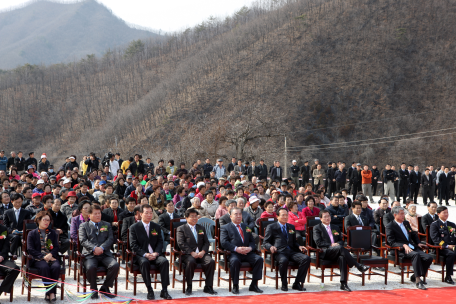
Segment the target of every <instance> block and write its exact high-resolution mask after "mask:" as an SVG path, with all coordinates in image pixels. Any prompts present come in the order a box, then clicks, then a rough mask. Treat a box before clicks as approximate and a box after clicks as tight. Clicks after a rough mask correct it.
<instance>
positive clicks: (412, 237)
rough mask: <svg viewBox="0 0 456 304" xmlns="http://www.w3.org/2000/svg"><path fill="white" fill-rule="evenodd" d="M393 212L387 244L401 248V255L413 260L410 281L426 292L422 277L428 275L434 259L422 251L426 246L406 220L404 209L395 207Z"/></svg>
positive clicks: (387, 229)
mask: <svg viewBox="0 0 456 304" xmlns="http://www.w3.org/2000/svg"><path fill="white" fill-rule="evenodd" d="M392 212H393V215H394V221H393V222H391V223H389V224H388V225H387V226H386V239H387V242H388V244H389V245H390V246H391V247H400V248H401V251H400V253H399V254H400V255H401V256H403V257H405V258H407V259H411V260H412V265H413V271H414V274H413V275H412V276H411V277H410V281H412V282H413V283H416V287H417V288H418V289H423V290H426V287H425V286H424V283H423V281H422V280H421V277H424V276H425V275H426V272H427V271H428V269H429V266H431V264H432V261H433V258H432V256H430V255H429V254H427V253H425V252H424V251H423V250H422V249H423V248H426V245H424V244H421V242H420V239H419V238H418V234H417V233H416V232H414V231H413V230H412V227H410V223H409V222H407V221H406V220H405V211H404V208H402V207H394V208H393V209H392ZM402 248H403V250H402Z"/></svg>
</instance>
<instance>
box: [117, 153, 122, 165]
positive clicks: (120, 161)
mask: <svg viewBox="0 0 456 304" xmlns="http://www.w3.org/2000/svg"><path fill="white" fill-rule="evenodd" d="M116 160H117V163H118V164H119V168H120V167H121V166H122V163H123V159H122V158H120V153H119V152H117V153H116Z"/></svg>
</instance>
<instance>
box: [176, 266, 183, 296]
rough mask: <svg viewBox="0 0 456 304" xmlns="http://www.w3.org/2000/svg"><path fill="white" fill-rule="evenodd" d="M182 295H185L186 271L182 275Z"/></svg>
mask: <svg viewBox="0 0 456 304" xmlns="http://www.w3.org/2000/svg"><path fill="white" fill-rule="evenodd" d="M173 287H174V286H173ZM182 293H185V269H184V271H183V274H182Z"/></svg>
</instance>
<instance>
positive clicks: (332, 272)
mask: <svg viewBox="0 0 456 304" xmlns="http://www.w3.org/2000/svg"><path fill="white" fill-rule="evenodd" d="M333 276H334V268H331V276H330V277H329V280H330V281H331V282H332V280H333ZM347 276H348V273H347Z"/></svg>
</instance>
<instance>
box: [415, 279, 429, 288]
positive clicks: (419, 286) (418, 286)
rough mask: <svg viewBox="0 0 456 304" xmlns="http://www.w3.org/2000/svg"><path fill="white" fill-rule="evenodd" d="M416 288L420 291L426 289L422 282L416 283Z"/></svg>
mask: <svg viewBox="0 0 456 304" xmlns="http://www.w3.org/2000/svg"><path fill="white" fill-rule="evenodd" d="M416 288H418V289H421V290H426V289H427V288H426V287H425V286H424V284H423V282H422V281H421V282H419V283H416Z"/></svg>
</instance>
